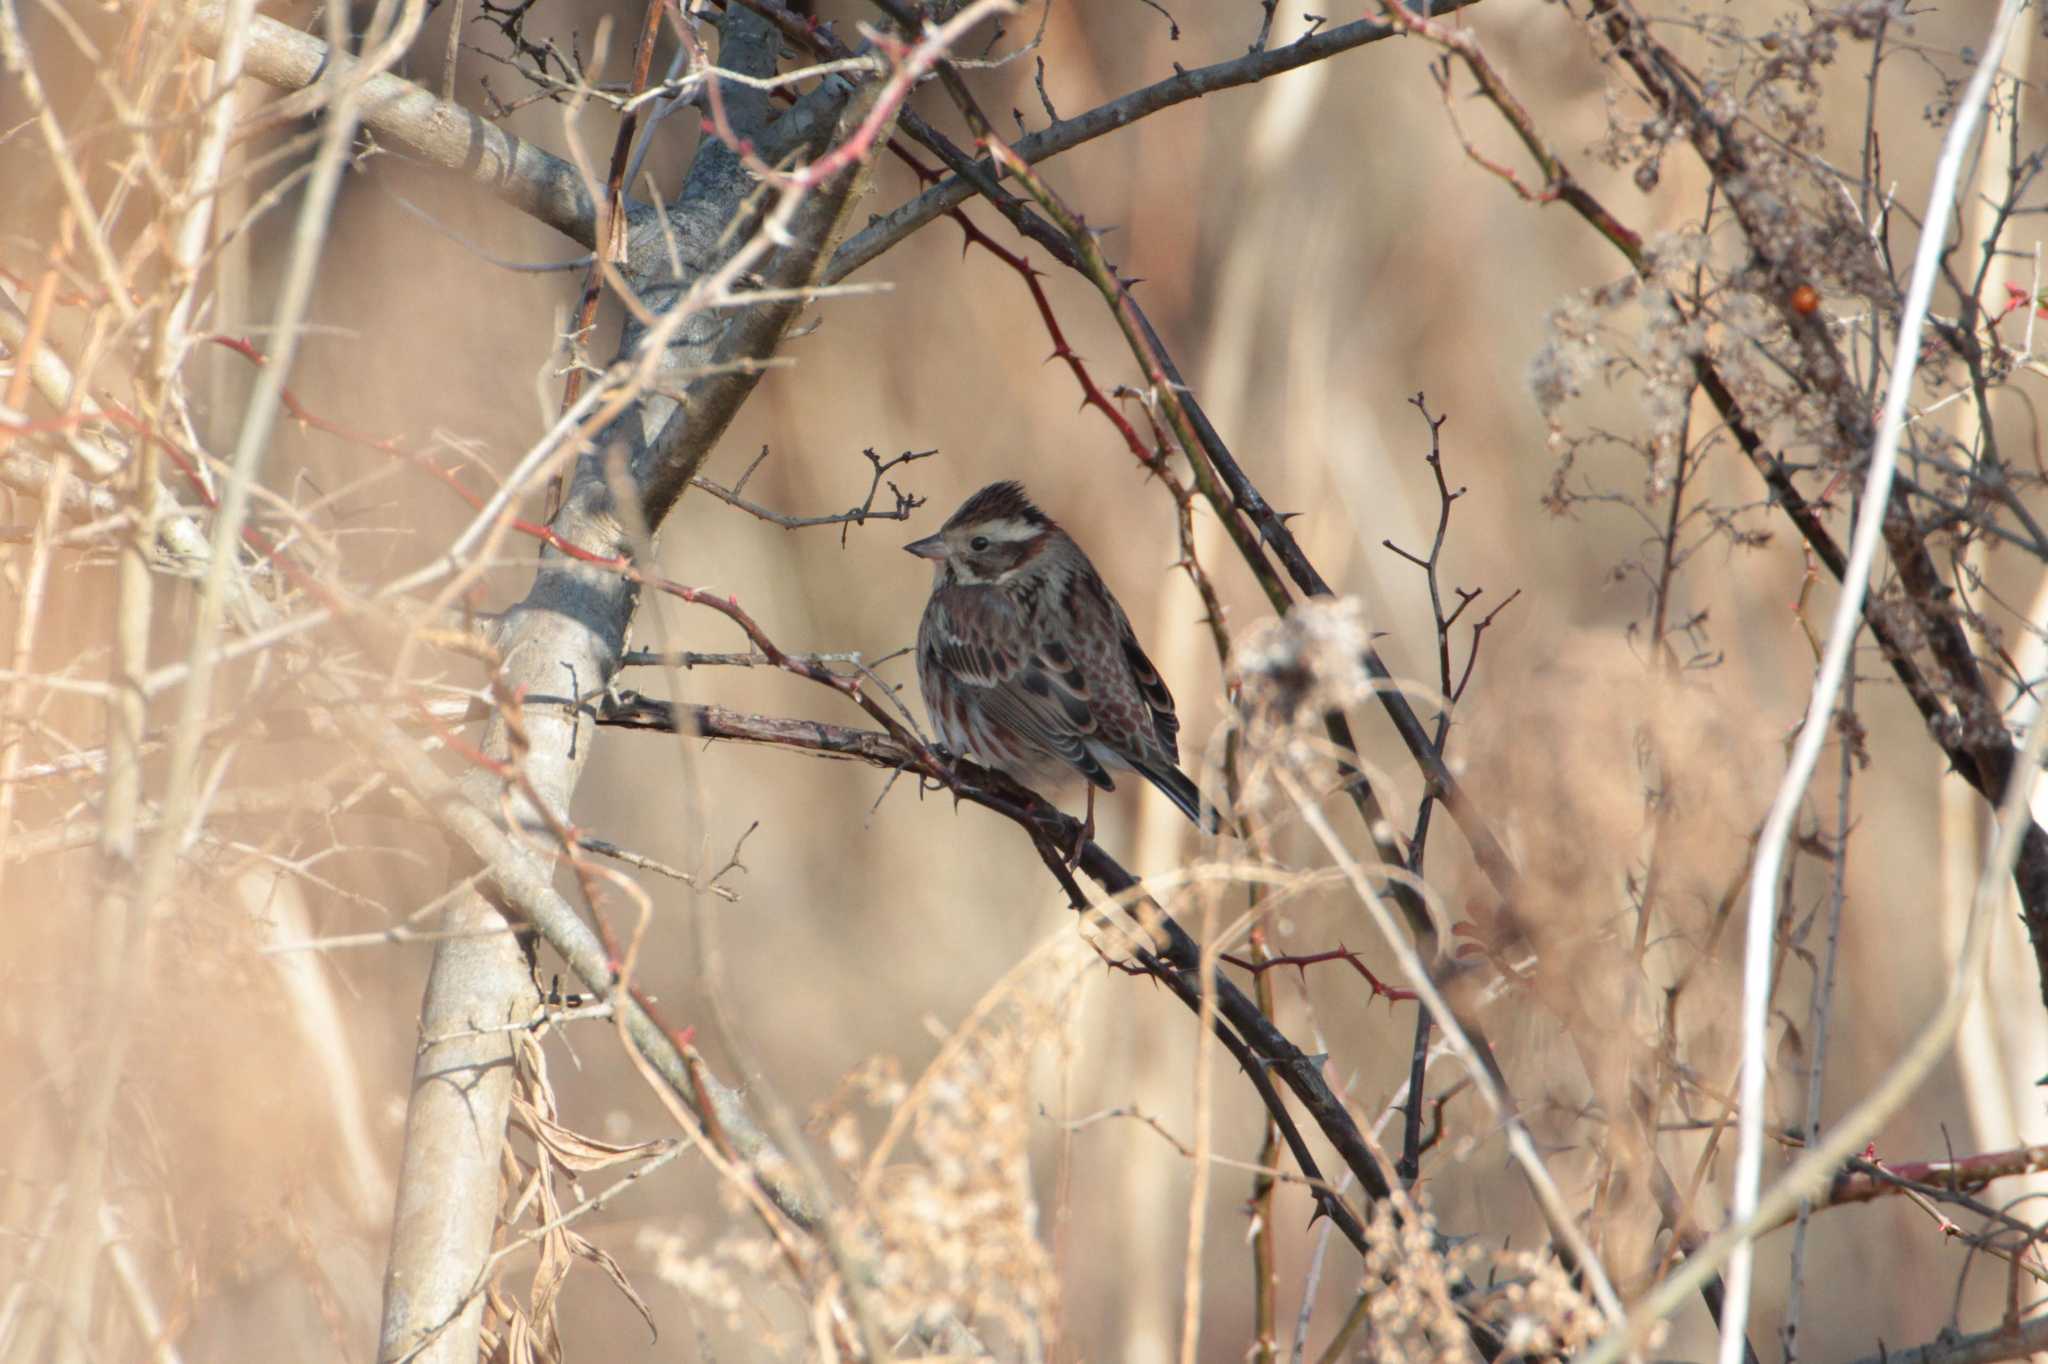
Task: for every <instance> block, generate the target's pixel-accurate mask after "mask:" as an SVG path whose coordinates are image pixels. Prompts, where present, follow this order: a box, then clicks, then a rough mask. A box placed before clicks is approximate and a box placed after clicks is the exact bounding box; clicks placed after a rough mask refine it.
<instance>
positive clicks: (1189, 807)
mask: <svg viewBox="0 0 2048 1364" xmlns="http://www.w3.org/2000/svg"><path fill="white" fill-rule="evenodd" d="M1138 774H1139V775H1140V776H1142V777H1143V778H1144V779H1145V780H1146V781H1149V782H1151V783H1152V784H1153V785H1154V786H1156V787H1158V788H1159V789H1160V790H1161V791H1162V792H1164V793H1165V795H1166V798H1167V799H1168V800H1170V801H1172V802H1173V803H1174V806H1175V807H1176V808H1177V809H1179V811H1180V812H1181V813H1182V814H1184V815H1186V816H1187V817H1188V818H1189V819H1191V820H1193V821H1194V822H1195V827H1196V828H1198V829H1200V830H1201V831H1202V832H1203V833H1210V834H1213V833H1215V832H1216V830H1217V829H1218V828H1220V827H1221V826H1222V824H1221V820H1220V819H1219V818H1218V817H1217V814H1216V807H1214V806H1213V805H1212V806H1210V807H1209V808H1208V809H1206V810H1205V809H1203V808H1202V793H1201V792H1200V791H1199V790H1197V789H1196V788H1195V784H1194V783H1193V782H1192V781H1190V780H1188V774H1187V773H1185V772H1183V771H1181V770H1180V769H1179V768H1178V767H1165V766H1154V765H1152V764H1150V763H1147V764H1144V765H1143V766H1140V767H1139V768H1138Z"/></svg>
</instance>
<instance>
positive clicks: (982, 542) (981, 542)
mask: <svg viewBox="0 0 2048 1364" xmlns="http://www.w3.org/2000/svg"><path fill="white" fill-rule="evenodd" d="M967 547H968V548H969V549H971V550H973V551H975V552H976V553H980V552H981V551H982V550H985V549H987V548H988V537H987V536H986V535H977V536H975V537H974V538H973V539H972V540H969V541H968V542H967Z"/></svg>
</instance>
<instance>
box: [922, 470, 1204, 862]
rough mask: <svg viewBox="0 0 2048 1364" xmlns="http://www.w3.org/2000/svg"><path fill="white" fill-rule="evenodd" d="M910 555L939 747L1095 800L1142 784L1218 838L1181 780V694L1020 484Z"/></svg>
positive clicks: (1006, 486) (979, 503) (1091, 813)
mask: <svg viewBox="0 0 2048 1364" xmlns="http://www.w3.org/2000/svg"><path fill="white" fill-rule="evenodd" d="M903 548H905V549H906V550H908V551H910V552H911V553H912V554H915V555H917V556H918V557H920V558H924V559H930V560H932V561H933V568H932V598H931V600H930V601H929V602H928V603H926V604H925V608H924V620H923V621H922V622H920V623H919V625H918V627H917V681H918V685H919V686H920V687H921V688H922V689H923V691H924V704H925V709H926V710H927V711H929V712H930V714H931V719H932V725H933V727H934V728H936V729H937V730H938V732H939V738H940V739H941V741H942V742H944V744H945V745H946V747H947V748H949V749H951V750H952V751H953V752H955V753H960V754H972V755H973V756H974V757H976V758H978V759H980V760H981V761H982V762H985V763H987V764H989V765H990V766H991V767H998V768H1001V769H1002V770H1004V771H1005V772H1008V773H1009V774H1010V775H1011V776H1013V777H1017V778H1019V779H1020V780H1025V781H1031V780H1046V779H1051V778H1054V777H1060V776H1065V775H1066V774H1067V772H1068V771H1069V770H1072V771H1075V772H1079V773H1080V774H1081V775H1082V776H1084V777H1086V778H1087V779H1088V783H1089V784H1088V818H1087V821H1086V823H1085V824H1084V825H1083V835H1082V837H1083V839H1084V840H1085V839H1086V837H1087V836H1088V832H1089V831H1091V830H1092V829H1093V828H1094V823H1095V791H1096V788H1097V787H1100V788H1101V789H1102V790H1104V791H1112V790H1115V789H1116V784H1115V783H1114V782H1112V781H1111V780H1110V776H1109V769H1111V768H1116V769H1118V770H1121V771H1126V772H1136V773H1137V774H1138V775H1139V776H1142V777H1144V778H1145V780H1147V781H1149V782H1151V783H1152V784H1153V785H1154V786H1156V787H1158V788H1159V789H1160V790H1161V791H1163V792H1165V793H1166V798H1167V799H1168V800H1170V801H1172V802H1173V803H1174V804H1175V805H1176V806H1177V807H1179V809H1180V811H1181V813H1183V814H1185V815H1186V816H1187V817H1188V818H1189V819H1191V820H1193V821H1195V823H1196V824H1197V825H1198V826H1199V827H1201V828H1204V829H1207V830H1209V831H1211V832H1214V831H1215V829H1216V827H1217V819H1216V812H1215V811H1214V810H1213V809H1211V810H1209V811H1207V812H1206V815H1205V812H1204V811H1203V809H1202V797H1201V793H1200V792H1199V791H1197V790H1196V789H1195V784H1194V783H1193V782H1192V781H1190V780H1188V777H1187V774H1186V773H1184V772H1182V771H1181V770H1180V750H1179V747H1178V745H1177V744H1176V742H1175V737H1176V736H1177V735H1178V734H1179V733H1180V720H1179V718H1178V717H1177V716H1175V715H1174V713H1173V694H1172V693H1171V692H1169V691H1167V689H1166V683H1165V682H1163V681H1161V680H1160V677H1159V672H1158V670H1157V669H1155V668H1154V667H1153V666H1152V660H1151V659H1149V658H1147V657H1145V650H1144V649H1143V648H1142V647H1140V646H1139V644H1138V637H1137V636H1136V635H1135V634H1134V633H1132V631H1131V622H1130V618H1129V617H1127V616H1125V615H1124V609H1123V607H1121V606H1119V605H1118V604H1117V600H1116V598H1115V597H1114V596H1112V595H1111V594H1110V590H1109V588H1108V586H1107V585H1106V584H1105V583H1104V582H1103V581H1102V575H1101V574H1099V573H1097V572H1096V571H1095V565H1094V564H1091V563H1089V562H1088V556H1087V555H1086V554H1084V553H1082V552H1081V547H1080V546H1079V545H1077V544H1075V543H1074V539H1073V537H1072V536H1070V535H1068V534H1067V533H1066V532H1065V531H1063V530H1061V529H1060V528H1059V526H1058V525H1057V524H1056V523H1055V522H1054V521H1053V519H1052V518H1051V517H1049V516H1047V515H1046V514H1045V513H1044V512H1042V511H1040V510H1039V509H1038V508H1037V507H1035V506H1033V505H1032V504H1031V499H1030V498H1029V497H1027V496H1025V494H1024V489H1023V488H1022V487H1021V486H1019V485H1018V484H1016V483H991V484H989V485H988V486H987V487H986V488H983V489H982V490H981V491H980V492H978V493H976V494H975V495H974V496H972V497H970V498H968V499H967V501H966V502H964V503H962V504H961V506H960V510H958V511H956V512H954V513H953V515H952V516H951V517H950V518H949V519H948V520H947V522H946V524H945V525H944V526H941V527H940V528H939V532H938V534H936V535H929V536H926V537H925V538H924V539H922V540H917V541H913V542H912V543H910V544H907V545H905V546H904V547H903Z"/></svg>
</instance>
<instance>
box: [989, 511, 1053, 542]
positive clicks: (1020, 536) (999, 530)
mask: <svg viewBox="0 0 2048 1364" xmlns="http://www.w3.org/2000/svg"><path fill="white" fill-rule="evenodd" d="M1043 529H1044V527H1042V526H1036V525H1033V524H1032V523H1031V522H1029V521H1026V520H1023V519H1022V518H1020V517H1015V516H1006V517H1004V518H1003V519H1002V520H1000V521H991V522H989V523H988V524H987V525H986V526H983V527H982V528H981V533H982V534H983V535H986V536H988V537H989V539H991V540H1005V541H1015V540H1031V539H1035V538H1036V537H1037V535H1038V533H1039V531H1041V530H1043Z"/></svg>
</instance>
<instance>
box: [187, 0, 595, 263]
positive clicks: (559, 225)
mask: <svg viewBox="0 0 2048 1364" xmlns="http://www.w3.org/2000/svg"><path fill="white" fill-rule="evenodd" d="M226 16H227V6H226V4H225V3H224V0H201V2H200V3H198V4H195V5H193V6H192V7H191V8H190V9H189V10H188V11H186V13H185V16H184V18H185V20H186V21H187V22H188V23H189V24H190V25H191V28H190V31H189V32H190V36H191V39H192V41H193V42H194V44H195V45H196V46H197V47H198V48H199V50H200V51H202V52H204V53H206V54H207V55H208V56H211V55H213V54H214V53H215V52H216V51H218V50H219V48H220V44H221V39H222V37H223V29H224V28H225V26H226V22H227V17H226ZM248 43H249V49H248V53H247V55H246V56H245V58H244V63H243V69H244V71H245V72H246V73H247V74H249V75H251V76H254V77H255V78H256V79H258V80H260V81H262V82H263V83H264V84H266V85H270V86H274V87H276V88H277V89H279V90H304V89H307V88H309V87H310V86H312V85H313V83H314V82H316V81H317V80H319V79H320V78H321V76H322V75H324V74H325V72H326V68H327V66H328V64H329V62H335V63H336V64H337V65H338V66H339V67H340V69H341V70H342V71H343V72H347V71H349V70H350V69H352V68H353V67H354V65H355V59H354V58H352V57H349V56H348V55H346V54H342V55H341V56H339V57H338V58H337V57H336V56H335V54H333V53H332V52H330V51H329V50H328V47H327V44H326V43H324V42H322V41H320V39H318V38H315V37H314V36H313V35H312V34H310V33H305V32H302V31H301V30H299V29H295V28H292V27H291V26H290V25H288V24H281V23H279V22H278V21H277V20H275V19H266V18H264V17H262V16H261V15H258V16H257V17H256V19H255V21H254V22H253V23H252V24H251V25H250V29H249V34H248ZM361 102H362V125H363V126H364V127H365V128H367V129H369V130H370V131H371V132H373V133H375V134H376V135H377V136H379V137H381V138H383V139H384V140H385V141H387V142H389V143H390V144H392V145H393V146H396V147H398V148H400V149H401V150H403V151H405V152H406V153H407V154H408V155H410V156H413V157H416V158H418V159H419V160H421V161H424V162H426V163H427V164H428V165H431V166H438V167H440V168H441V169H442V170H448V171H454V172H455V173H457V174H458V175H463V176H466V177H468V178H469V179H471V180H474V181H475V182H476V183H477V184H479V185H481V186H483V188H485V189H487V190H489V191H490V192H491V193H492V194H495V195H496V196H498V198H500V199H502V200H504V201H505V202H506V203H508V204H510V205H511V206H512V207H514V208H516V209H518V210H519V211H520V212H521V213H525V214H527V215H529V216H531V217H533V218H535V219H538V220H539V221H541V222H543V223H546V224H547V225H548V226H549V227H552V228H554V229H555V231H557V232H559V233H561V234H562V235H563V236H565V237H567V238H569V239H570V240H571V241H573V242H575V243H576V244H577V245H579V246H581V247H583V248H584V249H585V250H594V249H596V241H597V206H596V204H595V202H594V201H593V200H592V199H591V197H590V190H589V187H588V186H587V185H586V184H585V183H584V180H583V177H582V176H581V175H580V174H579V173H578V172H577V170H576V168H575V167H574V166H572V165H570V164H569V163H568V162H567V161H564V160H563V159H562V158H560V157H559V156H555V155H553V154H552V153H549V152H545V151H542V150H541V149H540V148H539V147H536V146H534V145H533V144H532V143H531V142H527V141H525V140H524V139H521V138H518V137H515V136H513V135H512V134H511V133H508V132H506V131H505V130H504V129H503V128H500V127H498V126H497V125H496V124H494V123H492V122H490V121H489V120H488V119H485V118H483V117H481V116H480V115H478V114H477V113H476V112H475V111H474V110H471V109H467V108H464V107H463V106H462V105H460V104H456V103H453V102H451V101H449V100H444V99H436V98H435V97H434V96H433V95H431V94H429V93H428V92H427V91H426V90H424V89H422V88H420V87H419V86H417V85H415V84H413V83H412V82H411V81H409V80H406V79H404V78H403V77H400V76H394V75H391V74H389V73H388V72H387V73H385V74H382V75H378V76H373V77H371V78H370V80H369V81H368V82H367V83H366V84H365V85H364V87H363V92H362V97H361Z"/></svg>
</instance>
